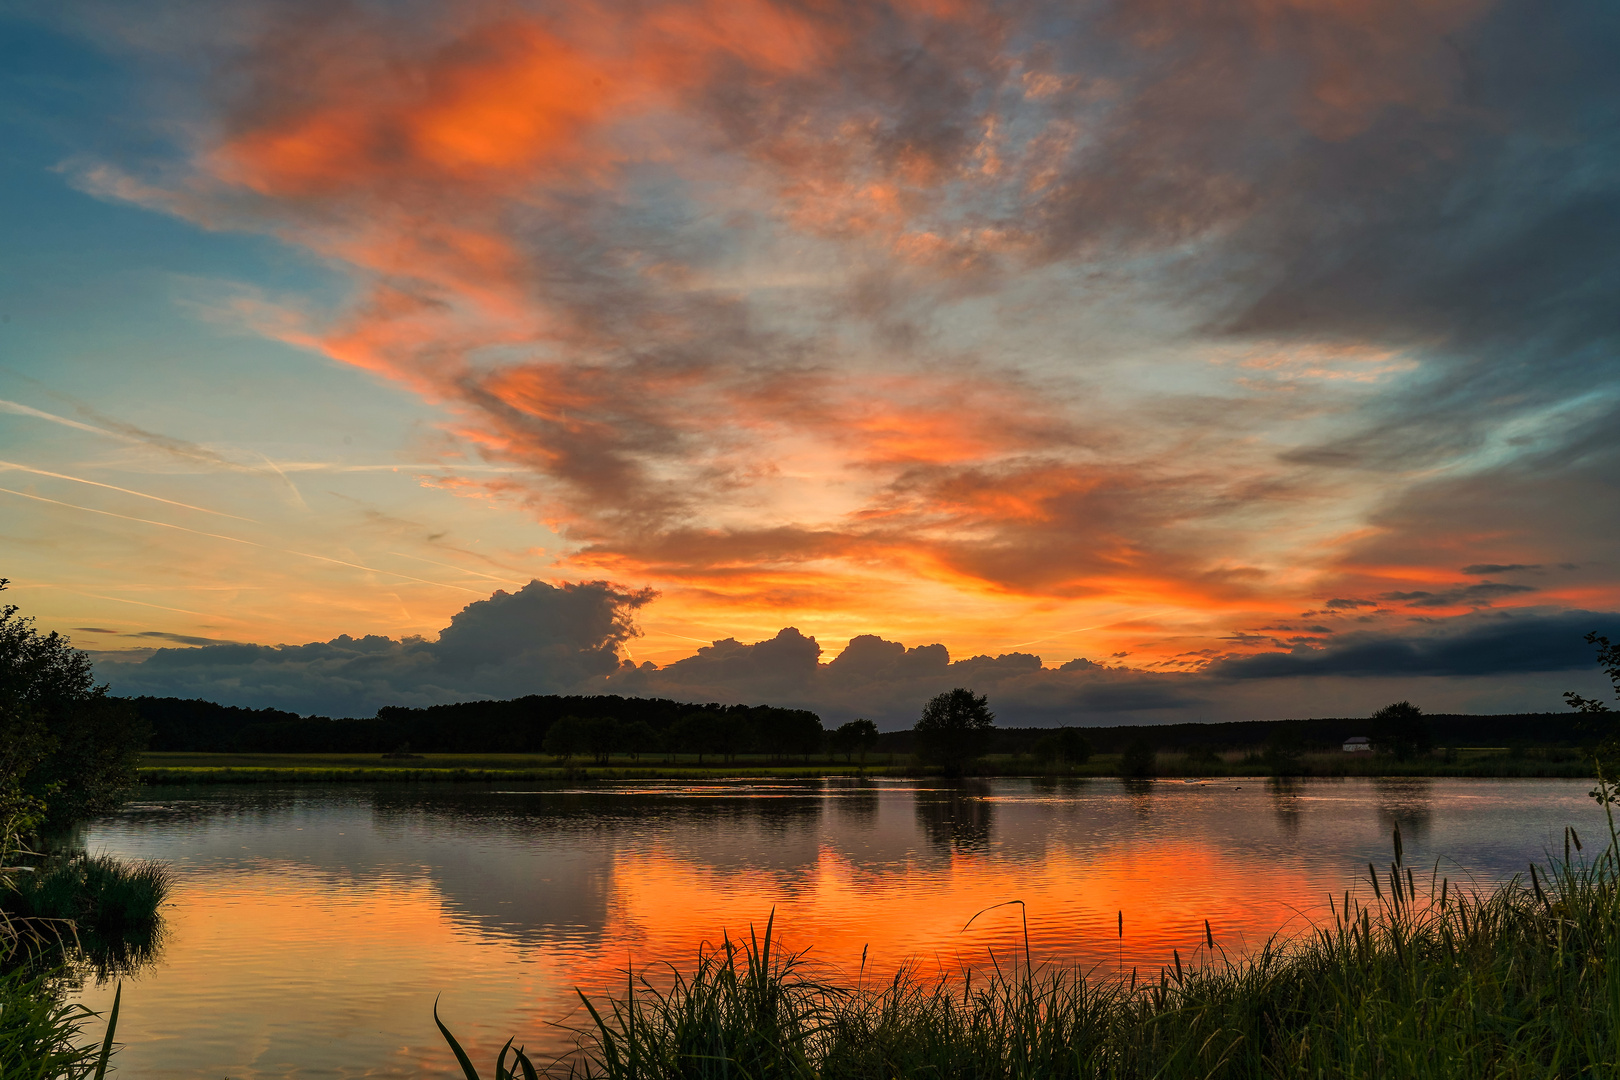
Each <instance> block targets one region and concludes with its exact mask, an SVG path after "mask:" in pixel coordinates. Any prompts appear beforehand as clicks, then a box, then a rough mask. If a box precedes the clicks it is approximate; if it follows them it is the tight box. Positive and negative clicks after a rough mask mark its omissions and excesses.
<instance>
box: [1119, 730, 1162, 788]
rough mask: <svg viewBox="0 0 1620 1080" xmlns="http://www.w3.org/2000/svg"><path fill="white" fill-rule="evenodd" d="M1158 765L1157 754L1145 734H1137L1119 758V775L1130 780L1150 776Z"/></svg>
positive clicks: (1126, 745)
mask: <svg viewBox="0 0 1620 1080" xmlns="http://www.w3.org/2000/svg"><path fill="white" fill-rule="evenodd" d="M1158 764H1159V753H1158V751H1157V750H1155V749H1154V748H1153V742H1152V740H1150V739H1149V738H1148V737H1147V735H1146V733H1138V734H1137V735H1135V736H1133V737H1132V738H1131V741H1130V742H1128V743H1126V744H1125V752H1124V753H1123V754H1121V755H1120V757H1119V774H1120V775H1121V776H1126V777H1130V778H1132V779H1138V780H1139V779H1142V778H1144V777H1148V776H1152V775H1153V773H1154V770H1155V769H1156V768H1157V767H1158Z"/></svg>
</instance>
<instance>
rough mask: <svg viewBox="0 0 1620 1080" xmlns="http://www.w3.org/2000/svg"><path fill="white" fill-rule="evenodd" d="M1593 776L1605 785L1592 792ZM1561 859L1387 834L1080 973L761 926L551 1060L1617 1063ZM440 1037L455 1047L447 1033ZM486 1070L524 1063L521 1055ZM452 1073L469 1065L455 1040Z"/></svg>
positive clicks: (1590, 926) (615, 1008)
mask: <svg viewBox="0 0 1620 1080" xmlns="http://www.w3.org/2000/svg"><path fill="white" fill-rule="evenodd" d="M1602 790H1603V792H1604V793H1608V789H1607V788H1606V787H1605V788H1603V789H1602ZM1609 840H1610V844H1609V846H1608V848H1607V850H1605V851H1604V852H1603V854H1601V855H1600V856H1597V857H1596V858H1589V857H1588V856H1587V855H1586V854H1585V853H1584V852H1583V850H1582V846H1581V840H1580V838H1579V837H1578V836H1577V835H1576V834H1575V833H1574V832H1573V830H1571V831H1568V832H1566V840H1565V847H1566V851H1565V855H1564V857H1563V858H1562V859H1554V860H1553V861H1552V862H1551V863H1550V864H1549V865H1548V866H1546V867H1545V868H1544V869H1541V868H1537V867H1535V866H1531V867H1529V868H1528V873H1527V874H1526V875H1524V876H1522V877H1519V878H1516V879H1514V880H1513V881H1511V882H1508V883H1507V884H1505V885H1502V886H1500V887H1498V888H1494V889H1491V890H1488V891H1484V892H1477V891H1462V890H1459V889H1457V888H1454V887H1453V886H1452V884H1451V883H1450V882H1449V881H1447V880H1444V879H1441V878H1438V877H1437V876H1435V875H1432V874H1430V875H1426V876H1427V877H1428V880H1427V881H1424V880H1422V879H1421V878H1420V877H1419V876H1418V874H1417V873H1415V872H1414V868H1412V867H1410V866H1408V865H1407V864H1406V862H1405V860H1404V853H1403V851H1402V845H1401V838H1400V835H1399V832H1398V831H1397V832H1396V833H1395V835H1394V836H1393V837H1392V842H1393V847H1394V851H1393V859H1392V860H1391V861H1390V862H1389V864H1388V865H1387V866H1384V867H1369V873H1370V875H1371V882H1370V884H1371V886H1372V890H1373V895H1372V897H1371V898H1370V899H1368V900H1366V901H1365V902H1363V901H1360V900H1358V899H1357V898H1356V897H1355V896H1353V895H1351V894H1350V893H1349V892H1346V893H1345V894H1344V895H1343V896H1342V897H1340V898H1335V900H1334V901H1333V903H1332V905H1331V918H1330V919H1329V920H1328V921H1327V922H1326V923H1325V924H1323V925H1321V926H1319V927H1318V928H1316V929H1315V930H1314V931H1313V932H1311V933H1309V934H1307V935H1303V936H1301V937H1298V938H1295V939H1291V940H1274V941H1272V942H1270V943H1269V944H1267V945H1266V946H1265V947H1264V948H1262V949H1261V950H1260V951H1259V952H1258V953H1253V954H1250V955H1247V956H1240V957H1235V958H1234V957H1229V956H1227V955H1226V954H1225V953H1224V952H1223V951H1222V949H1221V948H1220V945H1219V943H1218V942H1217V941H1216V939H1215V938H1214V936H1213V934H1210V933H1209V932H1208V931H1207V929H1206V937H1205V942H1204V944H1203V945H1202V946H1200V948H1199V949H1198V951H1197V953H1196V954H1195V955H1192V956H1189V957H1187V958H1186V963H1184V962H1183V958H1182V957H1181V956H1180V955H1179V953H1178V954H1177V955H1175V957H1174V964H1173V965H1171V966H1166V967H1165V968H1163V969H1161V970H1159V971H1158V972H1156V973H1154V974H1153V975H1152V976H1151V977H1150V978H1146V979H1139V978H1138V977H1137V976H1136V974H1135V973H1132V974H1130V975H1129V976H1127V977H1125V978H1119V977H1116V976H1115V975H1113V974H1108V975H1107V976H1105V977H1097V974H1096V973H1095V972H1093V973H1089V974H1088V973H1085V972H1080V971H1076V970H1073V969H1069V968H1062V967H1056V966H1050V965H1039V964H1035V963H1032V957H1031V955H1030V953H1029V950H1028V946H1027V944H1026V947H1025V952H1024V955H1023V956H1021V957H1018V958H1016V961H1014V962H1008V963H1004V964H1001V965H998V966H996V967H995V968H993V969H992V970H991V971H989V972H988V973H983V974H979V975H974V974H971V973H968V974H966V975H965V977H964V978H962V979H961V980H958V981H953V982H950V983H945V982H941V981H937V980H927V979H923V978H919V977H918V976H917V975H916V974H915V973H914V972H910V971H902V972H900V973H899V974H897V975H895V976H894V977H893V978H892V979H890V980H888V981H887V982H884V983H882V984H880V985H877V986H870V985H867V984H866V983H865V981H864V979H857V980H856V981H855V982H854V984H853V985H851V984H850V983H848V982H847V981H846V982H839V981H836V980H830V979H828V978H827V977H825V976H824V975H818V974H817V973H816V972H815V971H814V970H812V969H810V968H809V967H807V966H806V964H805V963H804V960H803V957H802V956H799V955H782V954H779V952H778V951H777V948H776V944H775V942H774V941H773V938H772V934H773V932H774V928H773V926H772V925H771V924H770V923H767V925H766V930H765V934H764V936H763V937H754V936H752V935H750V937H749V938H748V939H747V940H746V941H743V942H732V941H730V940H726V941H724V942H723V944H722V945H721V946H720V947H719V948H715V949H709V950H706V951H705V952H703V953H702V954H701V955H700V956H699V957H698V959H697V962H696V965H695V967H694V968H693V969H692V970H691V971H690V972H689V973H684V974H683V973H680V972H675V973H674V974H673V979H672V980H663V979H661V980H659V984H658V985H655V984H654V982H653V981H651V980H649V979H647V978H639V979H637V978H631V979H629V980H628V981H627V983H626V985H625V988H624V990H623V992H622V995H621V996H613V997H609V998H608V999H605V1000H602V1001H591V1000H588V999H585V998H584V997H583V995H582V1000H583V1001H584V1004H585V1007H586V1011H587V1015H588V1016H589V1022H588V1024H587V1025H586V1026H585V1027H583V1028H581V1029H580V1030H578V1031H577V1032H576V1035H577V1038H578V1041H579V1048H578V1052H577V1053H576V1054H574V1055H572V1056H570V1057H567V1058H564V1059H562V1060H560V1061H557V1062H553V1063H551V1064H550V1065H549V1068H548V1069H547V1070H546V1071H548V1072H549V1073H550V1074H552V1075H555V1076H562V1075H566V1076H571V1077H580V1078H583V1077H602V1078H605V1080H653V1078H692V1080H699V1078H710V1077H713V1078H717V1080H718V1078H722V1077H723V1078H726V1080H740V1078H753V1077H759V1078H765V1077H771V1078H778V1077H779V1078H793V1080H811V1078H821V1080H826V1078H834V1077H838V1078H843V1077H849V1078H861V1080H866V1078H870V1080H892V1078H894V1077H927V1078H938V1080H958V1078H959V1080H970V1078H971V1080H982V1078H990V1077H998V1078H1000V1077H1005V1078H1016V1080H1045V1078H1053V1080H1059V1078H1062V1080H1068V1078H1075V1080H1086V1078H1098V1080H1101V1078H1117V1080H1126V1078H1133V1080H1134V1078H1140V1080H1148V1078H1155V1080H1177V1078H1183V1077H1185V1078H1193V1077H1196V1078H1199V1080H1209V1078H1226V1077H1230V1078H1249V1077H1254V1078H1260V1077H1335V1078H1363V1077H1365V1078H1369V1080H1371V1078H1399V1080H1406V1078H1412V1080H1426V1078H1455V1080H1478V1078H1482V1077H1498V1078H1513V1080H1519V1078H1523V1080H1530V1078H1552V1077H1560V1078H1563V1077H1585V1076H1591V1077H1599V1076H1602V1077H1612V1076H1615V1075H1620V884H1617V883H1620V863H1617V851H1620V843H1617V842H1616V838H1615V834H1614V828H1613V823H1612V819H1611V823H1610V836H1609ZM441 1030H443V1031H444V1034H445V1037H446V1038H447V1039H450V1040H451V1044H452V1046H455V1043H454V1039H453V1036H451V1034H450V1032H449V1031H448V1029H444V1028H443V1026H442V1025H441ZM510 1050H511V1044H510V1043H508V1045H507V1047H506V1048H505V1049H503V1052H502V1057H501V1060H500V1062H499V1063H498V1065H497V1072H496V1075H497V1078H498V1080H517V1078H518V1077H520V1076H523V1077H528V1076H534V1075H536V1072H535V1071H532V1070H534V1066H533V1064H532V1062H530V1060H529V1059H528V1058H527V1057H525V1056H523V1054H522V1052H521V1051H518V1052H517V1055H516V1057H514V1058H513V1063H512V1065H511V1066H510V1068H508V1067H507V1064H506V1055H507V1052H508V1051H510ZM456 1054H457V1058H458V1061H459V1062H460V1063H461V1065H462V1069H463V1072H464V1074H465V1075H466V1076H467V1077H468V1080H477V1078H478V1073H477V1071H476V1070H475V1069H474V1067H473V1065H472V1063H471V1061H470V1060H469V1059H468V1058H467V1056H466V1055H465V1054H464V1053H463V1052H462V1051H461V1049H460V1048H459V1046H457V1047H456Z"/></svg>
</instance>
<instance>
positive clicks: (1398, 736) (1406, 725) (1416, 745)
mask: <svg viewBox="0 0 1620 1080" xmlns="http://www.w3.org/2000/svg"><path fill="white" fill-rule="evenodd" d="M1367 735H1368V738H1370V739H1371V740H1372V744H1373V746H1374V747H1376V748H1377V750H1378V752H1379V753H1381V754H1389V755H1390V756H1392V757H1394V758H1395V760H1397V761H1410V760H1412V758H1414V757H1416V756H1418V755H1419V754H1422V753H1427V752H1428V751H1429V750H1432V749H1433V748H1434V735H1433V733H1432V732H1430V730H1429V724H1428V721H1426V720H1424V719H1423V710H1422V709H1420V708H1418V707H1417V706H1416V705H1413V704H1412V703H1411V702H1410V701H1397V702H1395V703H1394V704H1393V705H1385V706H1384V707H1383V708H1382V709H1379V710H1378V711H1377V712H1375V713H1373V714H1372V720H1371V722H1370V724H1369V729H1368V732H1367Z"/></svg>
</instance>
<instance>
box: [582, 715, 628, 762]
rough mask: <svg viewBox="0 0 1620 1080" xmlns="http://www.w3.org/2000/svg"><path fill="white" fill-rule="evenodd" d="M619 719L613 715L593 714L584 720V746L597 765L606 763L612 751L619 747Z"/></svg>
mask: <svg viewBox="0 0 1620 1080" xmlns="http://www.w3.org/2000/svg"><path fill="white" fill-rule="evenodd" d="M620 738H621V735H620V729H619V721H618V718H617V717H613V716H593V717H592V718H591V719H589V720H587V721H585V748H586V749H587V750H589V751H590V752H591V756H592V757H594V758H595V759H596V763H597V764H598V765H606V764H607V762H608V758H610V757H612V756H613V751H615V750H617V749H619V741H620Z"/></svg>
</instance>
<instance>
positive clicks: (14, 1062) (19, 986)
mask: <svg viewBox="0 0 1620 1080" xmlns="http://www.w3.org/2000/svg"><path fill="white" fill-rule="evenodd" d="M122 996H123V988H122V987H120V988H119V990H118V992H117V993H116V994H115V995H114V996H113V1007H112V1010H111V1012H110V1013H109V1014H108V1017H107V1030H106V1032H105V1034H104V1035H103V1037H102V1040H101V1044H100V1045H99V1046H98V1045H95V1044H93V1043H91V1044H85V1043H81V1042H80V1041H79V1040H80V1039H81V1038H82V1036H83V1035H84V1029H85V1025H86V1023H87V1022H88V1021H90V1020H92V1019H94V1018H95V1016H96V1014H95V1013H93V1012H91V1011H90V1010H89V1009H86V1008H85V1007H84V1006H82V1005H69V1004H66V1003H64V1002H63V1001H62V1000H61V998H60V996H59V995H58V993H57V986H56V975H55V973H53V972H47V973H43V974H36V973H30V972H28V971H26V970H23V969H15V970H11V971H0V1080H87V1078H89V1080H101V1078H102V1077H103V1076H105V1075H106V1072H107V1061H108V1058H110V1057H111V1056H112V1053H113V1032H114V1031H115V1030H116V1029H117V1026H118V1006H119V1001H120V999H121V998H122Z"/></svg>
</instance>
